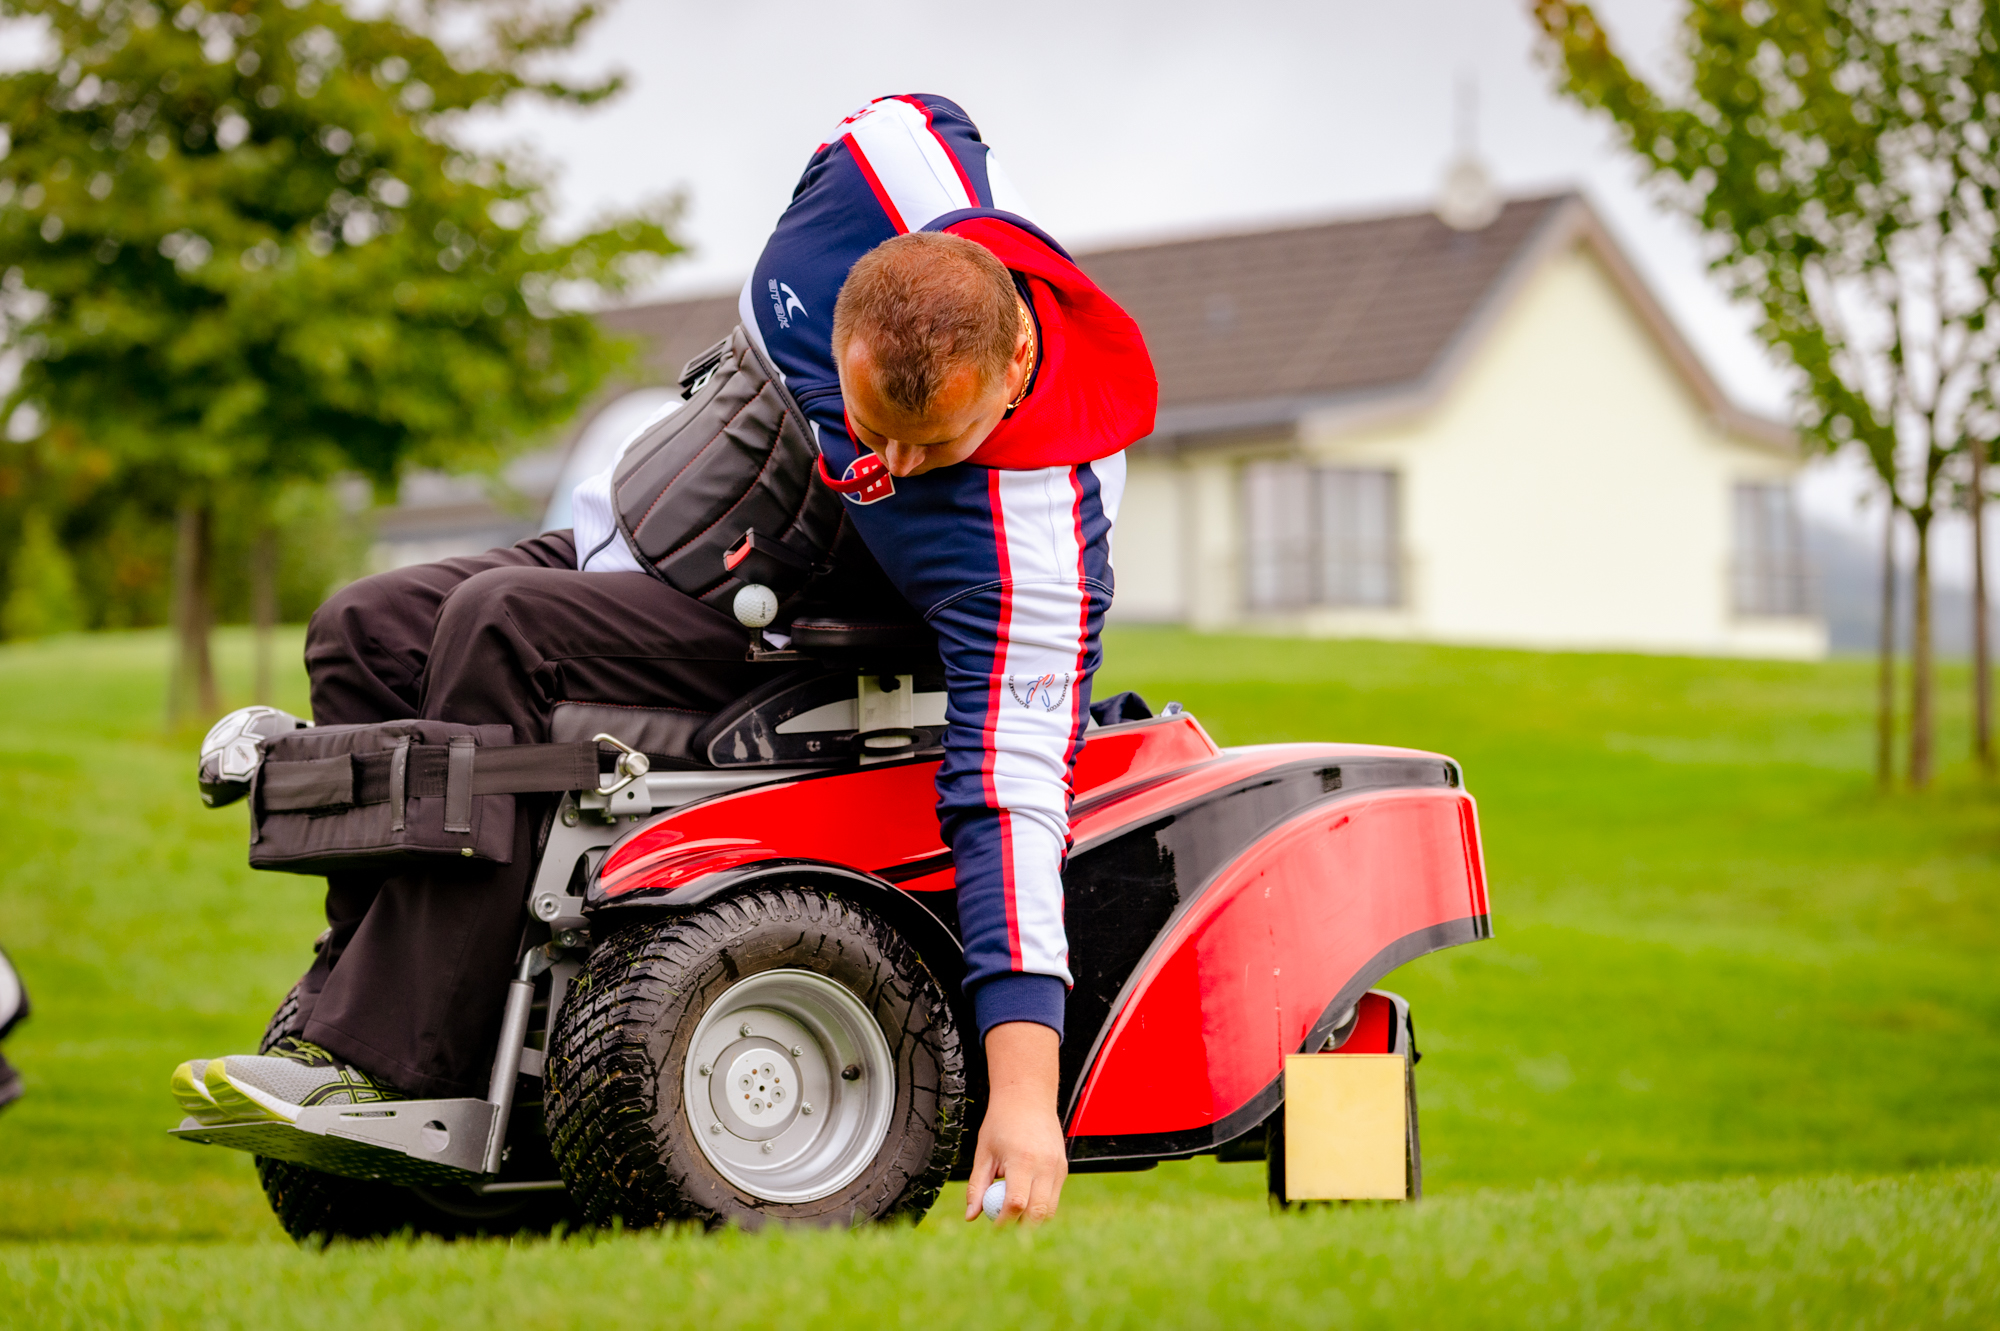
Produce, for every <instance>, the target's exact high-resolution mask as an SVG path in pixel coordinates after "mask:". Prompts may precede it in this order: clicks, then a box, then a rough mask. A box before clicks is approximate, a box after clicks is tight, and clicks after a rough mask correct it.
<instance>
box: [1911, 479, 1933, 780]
mask: <svg viewBox="0 0 2000 1331" xmlns="http://www.w3.org/2000/svg"><path fill="white" fill-rule="evenodd" d="M1910 518H1911V520H1912V521H1913V522H1914V523H1915V524H1916V528H1917V567H1916V571H1915V573H1914V574H1913V576H1912V577H1911V579H1910V581H1911V591H1912V593H1913V595H1912V598H1911V606H1910V785H1911V787H1912V788H1913V789H1916V790H1922V789H1923V788H1924V787H1925V786H1928V785H1929V784H1930V783H1931V749H1932V745H1931V739H1932V736H1931V673H1932V671H1931V524H1930V515H1929V514H1928V513H1924V514H1917V513H1912V514H1911V515H1910Z"/></svg>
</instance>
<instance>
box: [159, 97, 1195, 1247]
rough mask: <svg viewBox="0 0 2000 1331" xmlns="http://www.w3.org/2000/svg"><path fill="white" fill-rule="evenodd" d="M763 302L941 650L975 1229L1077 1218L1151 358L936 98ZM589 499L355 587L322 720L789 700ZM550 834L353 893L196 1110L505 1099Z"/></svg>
mask: <svg viewBox="0 0 2000 1331" xmlns="http://www.w3.org/2000/svg"><path fill="white" fill-rule="evenodd" d="M740 309H741V316H742V322H743V326H744V328H745V330H746V332H747V333H748V335H749V336H751V337H752V338H753V339H755V340H756V341H757V342H758V343H759V345H760V347H761V348H762V349H763V350H764V351H765V353H766V354H767V356H768V357H769V358H770V359H771V361H772V362H773V363H774V364H775V365H776V366H777V367H778V369H779V371H780V373H781V374H782V375H783V376H784V377H785V382H786V386H787V387H788V388H789V389H790V390H791V392H792V393H793V395H794V396H795V397H796V399H797V400H798V402H799V403H800V405H801V406H802V407H803V409H804V410H805V412H806V414H807V416H808V417H809V419H810V423H811V425H812V428H813V431H814V434H815V437H816V439H817V441H818V444H819V448H820V471H821V474H822V476H823V477H824V478H825V480H826V481H827V483H828V484H830V485H831V486H832V487H833V488H834V489H835V490H836V491H837V492H840V493H842V494H843V495H845V496H846V498H847V500H848V504H847V512H848V516H849V518H850V519H851V521H852V524H853V526H854V528H855V530H856V531H858V533H859V535H860V538H861V540H862V541H863V542H864V543H865V545H866V548H867V550H868V551H869V552H871V553H872V555H873V556H874V561H875V562H876V563H878V564H879V568H880V572H882V573H886V574H887V577H888V579H889V582H890V583H892V584H893V587H894V592H895V593H900V594H901V596H902V597H903V598H904V599H905V600H907V601H908V602H909V604H910V606H912V607H914V608H915V609H916V610H917V611H919V612H920V613H921V614H923V616H924V617H925V618H926V619H927V620H928V621H929V623H930V624H931V625H932V627H934V628H935V629H936V630H937V633H938V637H939V644H940V650H941V653H942V656H943V659H944V663H945V669H946V686H947V691H948V705H947V732H946V740H945V749H946V757H945V760H944V763H943V765H942V769H941V771H940V774H939V777H938V791H939V814H940V819H941V826H942V832H943V835H944V839H945V841H946V844H947V845H949V846H950V848H951V850H952V855H953V862H954V865H955V868H956V875H957V883H958V894H959V917H960V923H961V932H962V933H963V936H964V939H965V943H966V952H967V963H968V976H967V980H966V985H967V990H968V992H969V993H970V995H971V997H972V1000H973V1006H974V1010H975V1012H976V1015H977V1019H978V1024H979V1028H980V1035H981V1039H982V1040H983V1042H984V1047H985V1050H986V1055H987V1066H988V1072H989V1080H990V1083H991V1088H992V1090H991V1096H990V1099H989V1103H988V1107H987V1112H986V1117H985V1120H984V1123H983V1125H982V1127H981V1130H980V1137H979V1143H978V1148H977V1155H976V1157H975V1161H974V1168H973V1177H972V1180H971V1186H970V1187H969V1188H968V1190H967V1218H968V1219H970V1218H972V1217H973V1216H974V1215H976V1214H977V1212H978V1199H979V1197H980V1195H981V1193H982V1192H983V1191H984V1189H985V1187H986V1185H987V1184H988V1183H989V1182H991V1181H992V1179H994V1178H995V1177H1002V1178H1005V1179H1006V1180H1007V1183H1008V1189H1007V1191H1008V1198H1007V1203H1006V1206H1007V1211H1008V1213H1009V1215H1010V1216H1014V1217H1019V1216H1023V1215H1025V1216H1028V1217H1030V1218H1036V1219H1041V1218H1046V1217H1047V1216H1048V1215H1050V1214H1053V1212H1054V1210H1055V1207H1056V1204H1057V1201H1058V1198H1059V1197H1060V1193H1061V1189H1062V1183H1063V1179H1064V1176H1065V1173H1066V1163H1065V1153H1064V1143H1063V1137H1062V1127H1061V1122H1060V1119H1059V1118H1058V1114H1057V1106H1056V1080H1057V1051H1058V1048H1059V1045H1060V1041H1061V1036H1062V1016H1063V1002H1064V995H1065V993H1066V988H1067V985H1068V983H1069V978H1070V977H1069V971H1068V964H1067V963H1068V958H1067V948H1066V944H1065V941H1064V935H1063V928H1062V883H1061V876H1060V875H1061V869H1062V860H1063V855H1064V853H1065V850H1066V847H1067V841H1068V814H1069V784H1068V783H1069V770H1070V765H1071V763H1072V761H1073V760H1074V757H1075V753H1076V748H1077V745H1078V744H1079V743H1080V740H1081V735H1082V729H1083V724H1084V719H1085V718H1086V717H1087V716H1088V706H1089V688H1090V676H1091V673H1092V672H1093V671H1094V670H1095V669H1096V666H1097V663H1098V630H1099V627H1100V626H1101V623H1102V620H1103V615H1104V612H1105V610H1106V608H1107V607H1108V606H1109V604H1110V599H1111V568H1110V552H1109V540H1110V530H1111V523H1112V521H1113V519H1114V518H1115V517H1116V514H1117V506H1118V498H1119V494H1120V491H1121V490H1122V487H1123V480H1124V467H1123V457H1122V450H1123V449H1124V447H1125V446H1126V445H1127V444H1129V443H1131V442H1133V441H1134V440H1136V439H1138V438H1141V437H1143V436H1144V435H1146V434H1147V433H1149V432H1150V431H1151V429H1152V421H1153V410H1154V406H1155V401H1156V397H1157V390H1156V385H1155V383H1154V379H1153V371H1152V364H1151V361H1150V359H1149V358H1148V356H1147V354H1146V349H1145V344H1144V342H1143V340H1142V339H1141V338H1140V336H1139V332H1138V329H1137V327H1136V326H1135V325H1134V324H1133V323H1132V321H1131V320H1130V318H1128V317H1127V316H1126V315H1125V313H1124V312H1123V311H1122V310H1120V309H1119V308H1118V307H1117V306H1116V305H1115V304H1114V303H1113V302H1112V301H1111V300H1110V299H1109V298H1108V297H1106V296H1105V295H1104V294H1103V293H1102V292H1100V291H1098V290H1097V288H1096V287H1095V286H1094V285H1092V284H1091V283H1090V281H1089V279H1087V278H1085V277H1084V276H1083V274H1082V273H1081V272H1080V271H1078V270H1077V269H1076V267H1075V265H1074V264H1073V263H1071V262H1070V260H1069V258H1068V256H1067V255H1066V254H1065V253H1064V252H1063V251H1062V249H1061V247H1060V246H1058V245H1056V244H1055V243H1054V242H1053V241H1051V240H1049V239H1048V238H1047V237H1046V236H1045V235H1043V234H1042V233H1041V232H1040V231H1039V230H1037V229H1036V228H1035V227H1034V225H1033V224H1032V223H1031V222H1029V221H1028V220H1027V219H1026V218H1025V217H1023V216H1021V205H1020V203H1019V200H1018V198H1017V197H1016V196H1015V195H1014V193H1013V190H1012V188H1011V186H1010V185H1009V184H1008V183H1007V181H1006V179H1005V177H1004V176H1003V175H1002V174H1001V172H1000V170H999V167H998V165H997V163H996V162H995V161H994V160H993V159H992V157H991V156H990V154H989V153H988V152H987V149H986V146H985V144H984V143H983V142H981V140H980V139H979V135H978V131H977V130H976V128H975V127H974V126H973V124H972V122H971V121H970V120H969V119H967V118H966V116H965V114H964V113H963V112H962V111H960V110H959V109H958V108H957V107H956V106H954V105H953V104H952V103H950V102H948V101H945V100H944V99H942V98H938V97H897V98H884V99H881V100H879V101H877V102H874V103H871V104H870V105H869V106H867V107H864V108H863V109H862V110H861V111H858V112H856V113H855V114H854V115H853V116H850V117H849V118H848V119H847V120H845V121H843V122H842V123H841V125H840V126H839V129H838V131H837V133H836V135H835V136H834V138H833V139H832V140H831V141H830V142H828V143H826V144H823V145H822V146H821V147H820V149H819V151H818V152H817V153H816V154H815V155H814V157H813V159H812V161H811V162H810V163H809V164H808V166H807V168H806V172H805V175H804V177H803V178H802V179H801V181H800V183H799V186H798V189H797V190H796V192H795V193H794V195H793V199H792V203H791V205H790V206H789V207H788V208H787V209H786V211H785V214H784V216H783V217H782V218H781V219H780V220H779V222H778V226H777V228H776V230H775V232H774V233H773V235H772V237H771V240H770V242H769V244H768V245H767V246H766V248H765V251H764V254H763V257H762V258H761V259H760V260H759V262H758V265H757V269H756V271H755V272H754V273H753V274H752V276H751V279H750V281H749V283H748V284H747V285H746V286H745V287H744V292H743V297H742V302H741V307H740ZM574 508H575V512H576V515H577V527H576V530H575V532H574V533H573V534H571V533H561V532H557V533H548V534H546V535H544V536H541V537H536V538H534V539H532V540H529V541H524V542H522V543H521V544H520V545H517V546H515V547H513V548H511V549H509V550H502V551H494V552H491V553H489V554H487V555H484V556H480V557H478V558H475V559H465V560H451V561H446V562H444V563H442V564H434V565H427V566H424V567H422V568H417V569H407V570H400V571H398V572H395V573H391V574H385V575H381V576H379V577H377V578H372V579H368V580H367V581H365V582H363V583H360V584H356V586H354V587H352V588H349V589H348V590H346V591H343V592H342V593H340V594H339V595H338V596H336V597H335V598H333V599H332V600H331V601H329V602H328V604H327V605H326V606H324V607H322V609H321V610H320V612H319V613H318V614H317V615H316V616H315V617H314V620H313V624H312V628H311V631H310V633H309V636H308V640H307V664H308V667H309V669H310V671H311V674H312V680H313V712H314V716H315V718H316V719H317V720H319V721H320V722H322V723H325V722H330V721H362V720H368V721H374V720H387V719H394V718H398V717H409V716H419V715H421V716H423V717H427V718H432V719H439V720H447V721H457V722H465V723H493V722H504V723H506V724H509V725H511V726H513V727H514V732H515V736H516V738H517V739H520V740H524V741H525V740H542V739H546V738H547V735H548V717H549V714H550V711H551V710H552V708H553V706H554V704H555V703H556V702H557V701H559V700H563V699H571V700H589V701H605V702H620V703H626V704H639V705H645V706H651V707H680V708H685V709H687V710H690V711H694V712H703V713H706V712H713V711H715V710H717V709H718V708H719V707H721V706H722V705H723V704H724V703H726V702H728V701H729V700H731V699H732V698H734V697H737V696H740V694H742V693H743V692H745V691H746V690H748V689H749V688H751V687H754V686H755V684H756V683H758V682H760V679H761V676H760V673H759V672H760V667H757V666H755V665H753V664H751V663H748V662H746V661H745V660H744V659H743V651H742V646H741V643H742V637H741V631H740V629H738V628H737V626H736V625H735V624H734V623H733V622H731V621H730V620H728V619H727V618H726V617H725V616H723V615H721V614H719V613H718V612H716V611H714V610H712V609H710V608H709V607H706V606H704V605H702V604H701V603H699V602H697V601H694V600H692V599H690V598H688V597H686V596H683V595H681V594H680V593H678V592H676V591H674V590H673V589H671V588H669V587H667V586H666V585H665V584H664V583H663V582H661V581H660V580H658V579H656V578H654V577H652V576H650V575H649V574H647V573H646V572H644V571H643V570H642V568H641V566H640V564H639V563H638V560H637V559H636V558H635V557H634V555H633V554H632V552H631V551H630V549H629V548H628V547H627V546H626V544H625V543H624V541H623V540H622V539H621V538H620V537H619V535H618V533H617V531H616V530H615V528H614V526H613V524H612V520H611V517H610V514H611V504H610V473H608V472H607V473H606V474H605V475H602V476H599V477H596V478H593V479H592V480H590V481H586V482H585V483H584V484H583V485H582V486H580V487H578V491H577V494H576V498H575V505H574ZM579 555H580V556H581V559H579ZM850 562H853V561H850ZM861 562H863V563H865V562H866V561H861ZM872 571H873V570H872V569H864V570H863V571H862V572H863V574H864V575H865V573H867V572H872ZM863 581H864V582H865V576H864V578H863ZM856 590H857V589H855V588H850V594H855V592H856ZM878 594H880V593H878ZM891 594H893V593H891ZM524 798H525V797H524ZM528 808H529V806H526V805H524V812H525V811H527V810H528ZM538 822H539V819H538V818H536V817H534V816H524V817H521V818H519V819H517V838H519V839H520V844H519V845H518V846H517V849H516V854H515V856H514V863H513V864H512V865H510V866H507V867H506V868H503V869H486V870H482V871H463V870H461V871H452V870H444V871H428V872H425V873H421V874H406V875H400V876H398V877H395V878H391V879H388V880H387V881H376V880H357V881H343V880H341V879H338V878H336V879H334V880H332V881H331V882H330V884H329V892H328V908H327V914H328V920H329V924H330V926H331V928H330V931H329V934H328V936H327V939H326V941H325V943H324V944H323V946H322V949H321V953H320V957H319V959H318V961H317V962H316V963H315V964H314V966H313V968H312V970H311V971H310V972H308V974H307V977H306V979H305V981H304V982H302V989H301V1016H300V1019H299V1023H298V1025H299V1032H298V1035H297V1037H296V1038H295V1039H293V1040H292V1041H290V1042H289V1043H288V1044H287V1045H286V1046H284V1047H281V1049H280V1050H278V1051H277V1053H278V1054H279V1056H278V1057H275V1058H250V1057H242V1056H232V1057H230V1058H228V1059H226V1060H214V1061H213V1062H212V1063H210V1062H205V1061H204V1062H197V1063H190V1064H184V1065H183V1066H182V1068H181V1069H180V1070H179V1071H177V1073H176V1074H175V1086H176V1094H177V1095H179V1096H180V1097H181V1099H182V1100H183V1103H185V1104H187V1105H188V1106H189V1107H190V1109H191V1110H198V1109H200V1108H202V1107H203V1103H204V1101H213V1102H214V1103H215V1104H223V1105H226V1106H232V1107H235V1108H243V1107H249V1106H255V1105H256V1104H258V1103H259V1101H260V1098H261V1097H270V1096H276V1097H278V1098H280V1099H282V1100H283V1101H284V1102H285V1103H288V1104H296V1103H303V1102H305V1099H304V1097H312V1098H314V1102H326V1101H327V1100H328V1099H336V1100H338V1101H340V1102H346V1101H354V1100H362V1099H370V1098H383V1097H389V1096H394V1095H398V1094H408V1095H441V1094H442V1095H449V1094H466V1093H469V1092H476V1090H477V1088H478V1084H479V1080H480V1079H481V1078H482V1077H483V1075H484V1072H485V1068H486V1066H487V1064H488V1063H489V1062H490V1060H491V1055H492V1046H491V1041H492V1038H493V1034H492V1033H493V1031H494V1030H495V1029H496V1027H497V1024H498V1020H499V1003H500V999H501V995H502V993H503V991H504V982H505V978H506V976H507V973H508V971H509V969H510V967H511V965H512V963H513V960H514V957H515V955H516V949H517V947H518V945H519V933H520V927H521V916H520V905H521V900H522V897H523V894H524V891H525V888H526V885H527V874H528V872H529V865H530V863H531V861H532V858H533V836H534V830H535V827H536V825H537V823H538ZM209 1107H210V1108H211V1109H212V1108H213V1105H210V1106H209Z"/></svg>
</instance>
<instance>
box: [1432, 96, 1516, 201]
mask: <svg viewBox="0 0 2000 1331" xmlns="http://www.w3.org/2000/svg"><path fill="white" fill-rule="evenodd" d="M1453 100H1454V101H1455V103H1456V106H1455V108H1454V109H1455V110H1456V112H1457V114H1456V115H1455V116H1454V117H1453V119H1454V120H1455V121H1456V124H1455V126H1454V129H1455V131H1456V132H1455V133H1454V134H1453V137H1454V138H1455V139H1457V140H1458V142H1457V144H1456V148H1457V151H1456V152H1455V153H1454V154H1453V156H1452V160H1451V164H1450V165H1449V166H1447V167H1446V168H1445V172H1444V187H1443V188H1442V189H1441V190H1439V191H1438V201H1437V215H1438V220H1439V221H1441V222H1443V223H1444V224H1445V225H1446V226H1448V227H1451V228H1452V229H1453V230H1455V231H1477V230H1479V229H1480V228H1482V227H1484V226H1486V225H1488V224H1489V223H1491V222H1492V221H1493V219H1494V218H1496V217H1498V216H1499V215H1500V194H1499V191H1498V190H1496V189H1494V188H1493V178H1492V177H1491V176H1490V175H1488V174H1487V171H1486V164H1485V163H1484V162H1482V161H1480V159H1479V148H1478V143H1477V139H1476V131H1477V129H1478V121H1479V84H1478V81H1477V80H1476V79H1475V78H1474V77H1473V75H1472V72H1471V71H1470V70H1467V71H1465V72H1464V73H1461V74H1460V75H1459V76H1458V87H1457V96H1456V97H1455V98H1454V99H1453Z"/></svg>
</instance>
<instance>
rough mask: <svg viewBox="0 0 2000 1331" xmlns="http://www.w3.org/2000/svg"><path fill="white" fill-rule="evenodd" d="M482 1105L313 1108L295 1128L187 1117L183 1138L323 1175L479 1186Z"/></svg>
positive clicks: (485, 1129) (486, 1116)
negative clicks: (285, 1162) (208, 1121)
mask: <svg viewBox="0 0 2000 1331" xmlns="http://www.w3.org/2000/svg"><path fill="white" fill-rule="evenodd" d="M494 1127H495V1123H494V1108H493V1106H492V1105H491V1104H490V1103H488V1102H487V1101H485V1100H395V1101H389V1102H384V1103H376V1104H363V1105H312V1106H310V1107H308V1108H306V1109H302V1110H300V1111H299V1119H298V1122H297V1123H274V1122H271V1121H269V1120H259V1121H256V1122H250V1123H223V1124H219V1125H216V1126H209V1125H207V1124H203V1123H198V1122H196V1121H195V1120H194V1119H192V1118H190V1119H185V1120H183V1121H182V1123H181V1125H180V1126H179V1127H178V1128H175V1129H174V1130H173V1135H174V1136H176V1137H179V1138H180V1139H181V1140H182V1141H190V1142H200V1143H202V1144H204V1145H207V1146H227V1147H229V1148H230V1149H232V1150H237V1151H249V1152H252V1153H253V1154H256V1155H263V1156H269V1157H271V1158H272V1159H274V1160H289V1161H291V1162H292V1163H293V1164H300V1165H306V1166H308V1167H310V1168H312V1169H317V1170H320V1171H321V1172H323V1173H327V1174H343V1175H345V1176H347V1177H348V1178H360V1179H380V1180H381V1181H383V1182H385V1183H458V1184H472V1183H476V1182H478V1181H479V1180H480V1178H481V1177H482V1166H483V1163H484V1161H485V1159H486V1147H487V1143H488V1140H489V1138H490V1137H491V1136H492V1133H493V1129H494Z"/></svg>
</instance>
